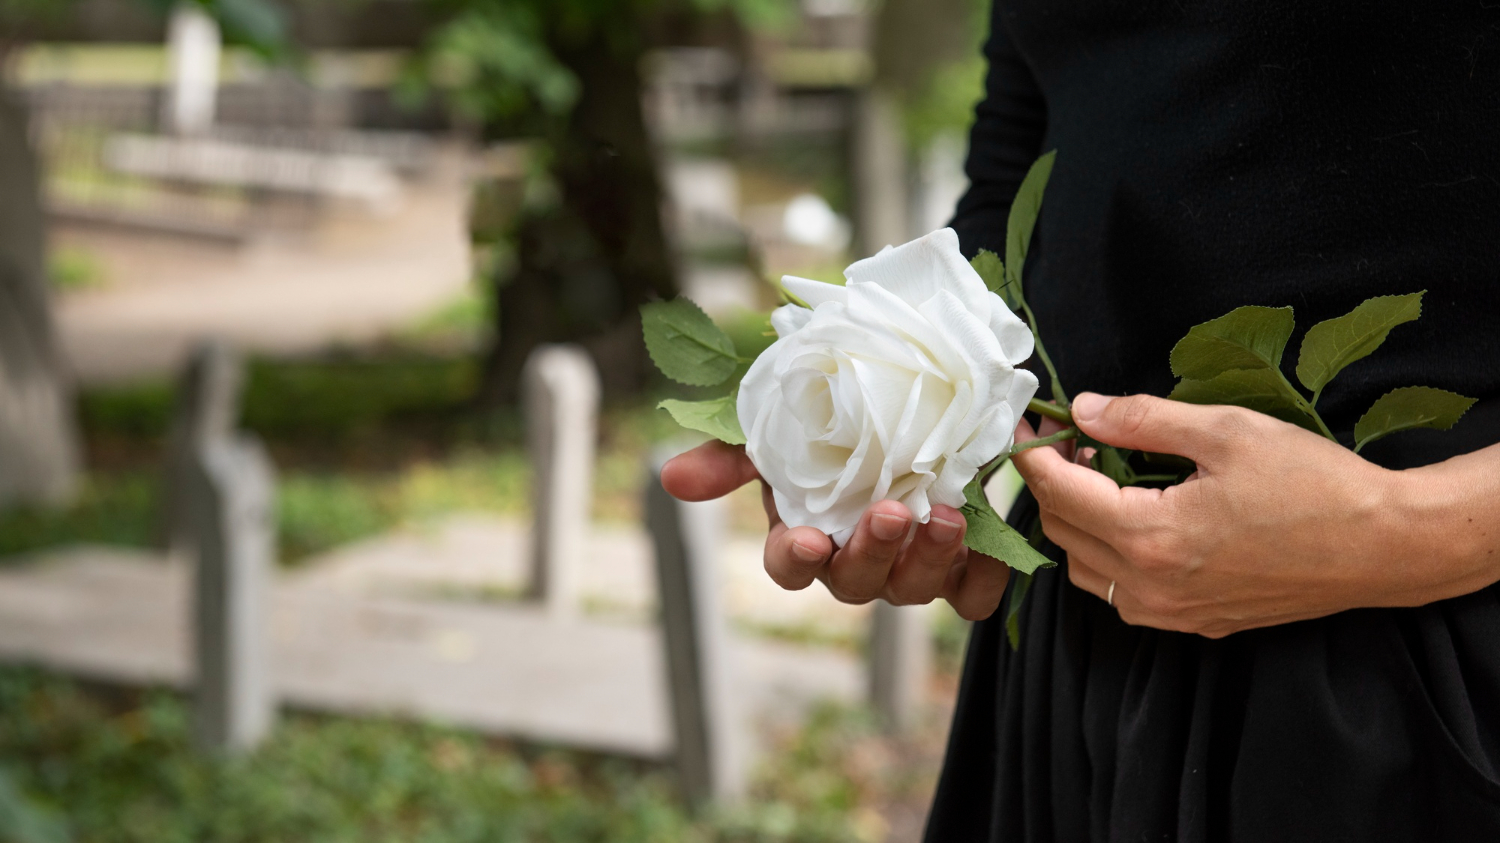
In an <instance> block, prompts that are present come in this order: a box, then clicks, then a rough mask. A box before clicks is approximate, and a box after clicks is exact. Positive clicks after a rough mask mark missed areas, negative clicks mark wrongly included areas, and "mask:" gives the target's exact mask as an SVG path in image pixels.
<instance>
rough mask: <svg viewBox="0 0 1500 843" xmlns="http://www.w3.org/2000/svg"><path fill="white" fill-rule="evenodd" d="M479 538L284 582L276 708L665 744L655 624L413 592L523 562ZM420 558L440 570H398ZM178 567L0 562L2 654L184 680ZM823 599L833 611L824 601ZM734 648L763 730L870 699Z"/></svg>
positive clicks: (623, 561)
mask: <svg viewBox="0 0 1500 843" xmlns="http://www.w3.org/2000/svg"><path fill="white" fill-rule="evenodd" d="M488 527H489V529H490V530H492V531H493V530H496V529H502V530H505V531H508V528H497V527H496V525H494V524H490V525H488ZM484 531H485V525H483V524H482V523H480V524H475V523H469V524H467V525H466V524H462V523H460V524H458V525H457V526H455V527H453V528H451V529H448V530H446V531H438V532H437V533H434V534H431V535H429V536H427V537H426V538H423V537H421V536H420V535H416V534H413V535H408V536H396V537H392V538H389V539H385V540H380V541H377V542H373V543H370V544H368V545H366V546H364V550H363V551H360V550H357V549H356V548H348V549H345V550H344V551H342V552H341V554H340V555H341V556H342V560H340V559H337V558H335V559H330V560H327V564H325V565H316V566H313V567H312V568H310V569H309V570H308V571H306V572H301V573H294V574H291V575H286V576H283V577H282V579H281V582H280V583H279V584H278V587H277V589H276V593H275V598H274V601H273V602H274V606H275V608H274V618H273V633H272V634H273V638H274V643H273V656H274V664H273V667H272V671H273V675H274V677H275V685H276V688H277V690H278V693H279V695H280V696H281V698H282V699H283V700H284V702H285V703H286V704H287V705H290V706H294V707H299V708H306V709H314V710H322V711H333V712H347V713H356V714H361V713H398V714H407V715H413V716H418V717H421V718H423V719H431V720H437V721H443V722H448V723H453V724H456V725H461V726H466V727H470V728H475V729H479V730H482V731H486V732H491V733H496V734H505V735H513V736H517V737H522V738H526V739H529V740H535V741H540V742H544V743H559V744H567V745H570V746H579V747H587V748H592V749H598V750H604V751H610V752H618V753H625V754H630V755H639V756H648V757H660V756H662V755H664V754H665V753H666V752H668V751H669V748H670V744H671V737H670V733H669V727H668V722H669V721H668V712H667V708H666V706H667V703H666V693H665V690H666V688H665V682H666V679H665V669H664V665H663V661H662V653H661V643H660V638H659V633H658V632H657V630H656V629H655V627H654V626H652V625H650V624H644V623H638V622H637V623H631V622H625V621H613V622H610V621H604V620H598V619H593V618H586V619H584V620H582V621H578V622H575V623H571V624H563V625H559V624H556V623H552V622H549V621H547V620H546V619H545V618H544V617H543V616H542V613H541V611H540V610H539V609H534V608H531V607H527V606H523V605H516V604H511V605H505V604H497V603H489V604H486V603H482V602H473V601H469V602H465V601H461V600H452V599H440V598H437V597H432V596H428V597H420V596H416V595H417V594H419V593H420V592H421V591H423V590H424V589H425V590H427V591H429V592H430V591H431V590H432V589H433V588H434V586H433V583H441V582H451V581H450V580H448V578H447V577H446V576H441V575H439V571H440V570H441V569H444V568H447V569H448V572H449V574H451V573H452V572H453V570H454V567H455V564H456V563H457V560H459V559H467V560H469V561H468V562H467V563H465V564H468V565H469V566H470V568H471V573H470V581H471V582H486V581H487V582H499V583H503V582H504V581H505V579H506V578H505V577H497V576H496V572H495V571H493V570H490V571H486V570H485V565H484V561H483V560H484V559H491V560H495V562H496V563H497V569H498V568H500V567H503V566H504V565H505V564H514V563H516V562H517V560H520V559H523V558H524V557H522V556H520V555H518V554H514V555H513V554H505V555H488V552H489V551H493V550H495V546H494V545H493V544H491V543H490V542H488V541H481V542H479V544H480V545H482V546H483V547H485V549H486V553H487V555H486V556H484V557H477V556H473V555H465V554H464V553H463V548H465V547H466V546H467V547H468V548H469V549H470V550H472V549H474V548H475V547H476V545H475V541H476V536H479V537H482V536H483V534H484ZM492 537H493V534H492ZM593 540H594V541H595V542H616V544H615V547H616V550H617V553H616V554H613V555H611V556H609V557H606V558H609V559H611V560H612V561H611V563H610V566H611V567H613V568H615V569H616V570H617V572H620V573H619V577H618V579H617V580H616V585H619V586H623V588H621V589H620V590H619V591H618V594H619V595H620V596H621V597H622V598H628V597H629V596H630V593H631V592H632V590H633V588H634V587H633V586H628V585H627V584H628V583H630V582H631V581H633V580H635V579H637V575H638V573H639V569H640V567H641V566H640V565H639V563H638V562H635V561H632V560H633V556H634V554H635V553H636V552H638V551H639V549H640V548H635V549H632V548H631V547H630V543H629V542H623V541H621V540H620V537H619V536H616V535H611V534H609V533H608V532H606V533H604V534H603V535H599V534H595V536H594V538H593ZM466 541H467V542H468V544H467V545H466V544H465V542H466ZM403 542H405V543H407V545H406V547H405V550H406V551H413V550H416V551H419V552H420V550H421V547H422V546H423V543H424V542H425V543H426V546H428V547H434V548H438V549H439V551H440V552H439V553H438V554H437V555H436V556H429V557H423V556H421V555H407V553H405V552H402V543H403ZM635 544H639V542H636V543H635ZM444 548H446V553H447V556H446V558H445V554H444V552H442V551H443V549H444ZM360 558H363V559H365V560H367V562H368V569H367V570H364V571H361V570H360V569H361V568H365V567H366V566H365V565H363V564H361V563H360V562H359V561H358V560H359V559H360ZM399 558H405V559H406V560H408V563H407V564H404V565H403V564H398V563H397V561H396V560H397V559H399ZM424 559H425V561H422V560H424ZM382 560H383V561H382ZM504 560H510V562H509V563H506V562H504ZM428 563H431V564H432V565H433V571H432V574H433V576H431V577H426V578H423V577H413V576H409V575H407V574H408V573H409V572H410V570H411V569H412V568H414V567H419V566H420V565H423V564H428ZM729 567H730V568H731V569H733V568H734V567H736V566H734V565H733V564H731V565H730V566H729ZM188 573H189V572H188V570H187V569H186V568H185V567H184V566H182V565H180V564H176V563H171V562H166V561H163V560H160V559H156V558H153V557H151V556H149V555H146V554H141V553H133V552H124V551H118V550H108V549H102V548H75V549H72V550H68V551H61V552H57V553H52V554H48V555H47V556H45V557H42V558H38V559H36V560H35V561H34V562H33V563H31V564H24V565H17V566H11V567H7V568H5V569H0V658H5V659H7V660H18V661H31V662H38V663H41V664H44V665H48V666H50V667H54V668H57V669H61V670H65V671H68V672H71V673H75V674H78V675H81V676H85V677H90V678H94V679H99V680H105V681H111V682H122V683H127V684H155V683H166V684H170V685H176V686H184V685H186V684H187V680H188V672H189V667H188V666H189V665H190V663H191V659H190V653H189V652H188V647H189V642H188V633H187V630H188V611H189V605H188V600H187V596H188V593H189V586H190V581H189V578H188ZM763 576H764V575H763V574H762V577H763ZM485 577H488V578H489V579H488V580H486V579H485ZM596 585H597V584H596ZM605 588H607V589H612V588H613V587H612V586H609V585H605ZM773 588H774V586H773ZM729 590H730V591H731V592H733V591H734V586H732V585H731V586H730V587H729ZM635 593H636V594H637V596H638V595H639V592H635ZM782 593H783V594H785V592H782ZM810 594H811V593H810V592H809V593H808V595H810ZM803 599H806V597H804V598H803ZM624 602H625V603H626V604H628V603H629V602H630V601H629V600H628V599H626V600H624ZM819 602H820V604H823V605H824V606H825V608H826V607H828V606H837V605H838V604H835V603H833V601H832V600H831V599H830V598H828V597H827V595H821V600H820V601H819ZM854 617H857V616H854V615H851V619H852V618H854ZM731 653H732V655H733V657H734V659H735V661H736V662H737V664H736V665H735V667H734V671H733V672H734V675H735V676H736V678H737V681H738V683H739V687H738V688H737V689H736V690H737V692H738V693H740V694H741V695H743V698H744V699H745V700H746V701H747V703H748V706H747V708H748V710H749V712H750V714H751V716H753V717H754V718H755V719H756V720H757V721H758V722H760V723H766V722H768V721H769V722H786V721H787V720H788V719H790V718H793V717H795V716H796V715H797V714H798V713H799V712H800V711H802V710H803V709H805V708H806V706H808V705H810V704H811V703H813V702H814V701H816V700H819V699H830V698H831V699H842V700H854V699H858V698H860V697H861V696H862V695H863V692H864V678H863V677H864V671H863V668H862V666H861V665H860V664H859V663H858V662H857V660H856V659H855V658H854V657H853V656H852V655H851V654H849V653H847V652H841V651H837V650H830V649H822V650H819V649H812V648H807V647H802V646H797V645H791V644H785V643H777V642H772V641H767V640H764V639H760V640H756V639H751V638H747V637H738V638H737V640H736V641H735V644H734V646H733V648H732V649H731Z"/></svg>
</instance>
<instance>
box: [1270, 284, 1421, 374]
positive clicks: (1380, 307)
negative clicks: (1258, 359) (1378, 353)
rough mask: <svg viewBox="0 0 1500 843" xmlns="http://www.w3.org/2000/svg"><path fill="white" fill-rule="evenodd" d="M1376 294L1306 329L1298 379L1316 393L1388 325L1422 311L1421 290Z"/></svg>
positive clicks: (1386, 331)
mask: <svg viewBox="0 0 1500 843" xmlns="http://www.w3.org/2000/svg"><path fill="white" fill-rule="evenodd" d="M1425 292H1427V291H1426V290H1423V291H1422V292H1421V293H1408V294H1406V295H1404V296H1376V297H1375V298H1373V299H1366V300H1365V301H1364V302H1362V303H1361V304H1360V305H1359V306H1358V307H1356V308H1354V309H1353V310H1351V311H1349V312H1348V313H1346V314H1344V315H1343V316H1340V317H1337V318H1335V319H1329V320H1328V321H1326V322H1319V323H1318V324H1316V325H1314V326H1312V327H1311V328H1309V329H1308V330H1307V336H1306V337H1304V338H1303V339H1302V352H1301V354H1299V355H1298V357H1297V380H1299V381H1302V385H1303V386H1305V387H1307V388H1308V389H1310V390H1312V391H1313V394H1314V395H1316V394H1317V393H1320V392H1322V391H1323V387H1325V386H1327V385H1328V382H1329V381H1331V380H1333V378H1334V376H1335V375H1337V374H1338V373H1339V372H1340V371H1342V370H1343V369H1344V367H1345V366H1348V365H1349V364H1350V363H1353V362H1354V361H1356V360H1359V359H1361V358H1363V357H1366V356H1368V355H1369V354H1370V352H1372V351H1374V350H1375V349H1377V348H1379V347H1380V344H1381V343H1383V342H1385V338H1386V335H1387V334H1389V333H1390V332H1391V329H1392V328H1394V327H1396V326H1397V325H1400V324H1401V323H1403V322H1411V321H1413V320H1415V319H1416V318H1417V317H1419V316H1421V315H1422V293H1425Z"/></svg>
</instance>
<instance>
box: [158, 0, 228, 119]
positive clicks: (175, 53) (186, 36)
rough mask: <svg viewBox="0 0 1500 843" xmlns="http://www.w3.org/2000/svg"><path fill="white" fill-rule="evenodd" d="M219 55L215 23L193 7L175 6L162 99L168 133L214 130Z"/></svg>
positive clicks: (168, 33)
mask: <svg viewBox="0 0 1500 843" xmlns="http://www.w3.org/2000/svg"><path fill="white" fill-rule="evenodd" d="M222 51H223V40H222V37H221V36H220V34H219V24H218V22H217V21H215V20H214V19H213V18H212V17H210V16H209V14H208V13H207V12H206V11H204V9H203V8H202V7H201V6H199V5H197V4H195V3H185V2H184V3H178V4H177V7H176V8H175V9H173V10H172V17H171V19H170V20H169V21H168V23H167V56H168V59H167V65H168V78H167V90H166V96H164V97H163V98H162V109H163V112H162V123H163V126H164V128H165V129H166V131H167V132H170V133H172V134H178V135H198V134H202V133H204V132H206V131H208V130H209V129H211V128H213V124H214V111H215V109H216V106H217V101H218V95H219V56H220V53H221V52H222Z"/></svg>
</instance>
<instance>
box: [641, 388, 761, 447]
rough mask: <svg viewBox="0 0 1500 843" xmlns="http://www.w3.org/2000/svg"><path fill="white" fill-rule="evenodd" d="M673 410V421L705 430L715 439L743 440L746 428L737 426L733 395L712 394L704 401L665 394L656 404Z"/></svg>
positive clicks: (738, 442) (726, 440) (741, 441)
mask: <svg viewBox="0 0 1500 843" xmlns="http://www.w3.org/2000/svg"><path fill="white" fill-rule="evenodd" d="M657 406H658V407H660V408H661V409H663V410H666V411H667V412H669V413H671V414H672V418H673V419H675V420H676V422H677V423H678V424H680V425H682V426H683V427H685V428H687V429H688V430H696V431H698V432H699V433H707V434H708V435H709V436H712V437H714V438H715V439H720V440H722V441H724V442H728V443H729V444H731V445H743V444H745V431H744V430H743V429H741V428H740V419H739V416H738V415H737V414H736V412H735V396H733V395H725V396H724V397H722V398H711V399H709V400H707V401H679V400H677V399H675V398H668V399H667V400H665V401H663V402H661V403H660V404H658V405H657Z"/></svg>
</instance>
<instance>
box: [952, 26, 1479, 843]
mask: <svg viewBox="0 0 1500 843" xmlns="http://www.w3.org/2000/svg"><path fill="white" fill-rule="evenodd" d="M986 54H987V56H988V57H989V61H990V72H989V77H988V83H987V84H988V94H987V96H986V98H985V100H984V102H983V103H982V104H981V105H980V106H979V109H978V119H977V122H976V124H975V127H974V131H973V137H972V147H971V150H970V157H969V167H968V169H969V175H970V178H971V180H972V182H973V186H972V188H971V190H970V191H969V193H968V195H967V196H966V197H965V198H964V199H963V201H962V203H961V204H960V206H959V211H958V215H957V218H956V219H955V221H954V226H955V227H956V228H957V230H958V232H959V236H960V238H961V240H962V242H963V243H964V246H965V248H966V249H968V250H969V251H970V252H972V251H974V250H976V249H978V248H980V247H988V248H991V249H994V250H996V251H1000V252H1003V251H1004V249H1003V246H1004V231H1005V218H1006V213H1007V209H1008V208H1009V205H1010V201H1011V198H1012V196H1013V195H1014V192H1015V190H1016V187H1017V185H1018V184H1019V181H1020V179H1021V176H1022V175H1023V174H1024V172H1025V170H1026V167H1027V166H1028V165H1029V164H1030V162H1031V161H1032V160H1033V159H1034V158H1035V157H1036V156H1037V155H1038V154H1039V153H1040V152H1043V151H1045V150H1048V149H1053V148H1055V149H1057V151H1058V158H1057V164H1056V169H1055V171H1054V173H1053V177H1052V182H1051V186H1050V187H1049V189H1048V193H1047V197H1046V204H1045V207H1044V209H1043V212H1042V217H1041V220H1040V222H1039V225H1038V229H1037V241H1036V243H1035V244H1034V247H1033V252H1032V257H1031V258H1030V259H1029V260H1028V263H1027V296H1028V298H1029V299H1030V301H1031V302H1032V304H1033V307H1034V309H1035V310H1036V313H1037V317H1038V322H1039V325H1040V329H1041V331H1042V332H1043V336H1044V338H1045V339H1046V341H1047V344H1048V348H1049V351H1050V352H1051V354H1052V356H1053V358H1054V359H1055V361H1056V363H1057V365H1058V368H1059V369H1060V374H1061V377H1062V379H1063V383H1064V386H1066V387H1067V388H1068V389H1069V390H1070V391H1071V392H1074V393H1076V392H1078V391H1082V390H1086V389H1087V390H1094V391H1100V392H1104V393H1115V394H1122V393H1132V392H1148V393H1154V394H1157V395H1164V394H1166V392H1167V391H1168V390H1169V389H1170V388H1171V384H1172V379H1171V375H1170V372H1169V369H1168V365H1167V355H1168V351H1169V350H1170V349H1171V347H1172V344H1173V343H1174V342H1175V341H1176V340H1177V339H1178V338H1180V337H1181V336H1182V335H1183V334H1184V333H1185V332H1186V331H1187V329H1188V328H1189V327H1190V326H1192V325H1194V324H1196V323H1198V322H1202V321H1204V320H1207V319H1210V318H1213V317H1216V316H1219V315H1222V314H1224V313H1226V312H1228V311H1229V310H1231V309H1233V308H1234V307H1237V306H1239V305H1243V304H1263V305H1292V306H1294V307H1295V308H1296V314H1297V322H1298V328H1299V333H1300V332H1301V331H1305V330H1306V329H1307V327H1308V326H1310V325H1311V324H1312V323H1314V322H1316V321H1319V320H1322V319H1327V318H1329V317H1332V316H1337V315H1340V314H1342V313H1345V312H1347V311H1348V310H1349V309H1351V308H1352V307H1353V306H1354V305H1356V304H1358V303H1359V302H1360V301H1362V300H1363V299H1365V298H1366V297H1369V296H1373V295H1383V294H1390V293H1405V292H1411V291H1415V290H1423V289H1425V290H1427V291H1428V293H1427V297H1426V300H1425V312H1424V313H1423V316H1422V318H1421V319H1420V320H1419V321H1417V322H1416V323H1413V324H1408V325H1402V326H1400V327H1398V328H1396V329H1395V330H1394V331H1393V332H1392V334H1391V336H1390V339H1389V341H1388V342H1387V343H1386V345H1385V346H1384V347H1382V348H1381V349H1380V350H1379V351H1377V352H1376V353H1375V354H1374V355H1372V356H1370V357H1368V358H1366V359H1365V360H1362V361H1360V362H1358V363H1356V364H1354V365H1353V366H1351V367H1350V368H1349V369H1347V370H1346V371H1345V373H1344V374H1343V375H1342V376H1341V377H1340V378H1339V379H1337V380H1335V381H1334V382H1333V383H1332V385H1330V386H1329V388H1328V389H1327V390H1326V391H1325V393H1324V396H1323V401H1322V402H1321V403H1320V405H1319V409H1320V410H1322V411H1323V413H1324V417H1325V418H1326V419H1327V420H1328V421H1329V424H1330V425H1331V426H1332V427H1333V428H1334V430H1335V431H1336V432H1338V433H1341V434H1342V435H1344V436H1345V437H1346V438H1347V435H1348V433H1349V431H1350V429H1351V428H1352V426H1353V423H1354V421H1355V419H1356V418H1358V416H1359V414H1360V413H1361V412H1363V410H1364V409H1365V408H1366V407H1368V405H1369V404H1370V402H1371V401H1373V400H1374V399H1375V398H1377V397H1378V396H1379V395H1381V394H1382V393H1383V392H1385V391H1386V390H1388V389H1390V388H1393V387H1397V386H1406V385H1413V384H1425V385H1431V386H1438V387H1445V388H1448V389H1452V390H1456V391H1459V392H1462V393H1465V394H1467V395H1471V396H1474V397H1476V398H1478V399H1479V404H1478V405H1477V406H1476V407H1475V408H1474V409H1473V410H1471V411H1470V413H1469V415H1468V416H1466V417H1465V418H1464V419H1463V420H1462V421H1460V422H1459V424H1458V425H1457V427H1455V428H1454V429H1453V430H1452V431H1448V432H1437V431H1418V432H1407V433H1400V434H1396V435H1394V436H1391V437H1390V438H1388V439H1386V440H1383V441H1382V442H1379V443H1376V445H1374V446H1372V447H1370V448H1368V449H1367V450H1366V453H1367V454H1368V455H1369V456H1370V457H1371V458H1372V459H1375V460H1377V461H1379V462H1383V463H1385V464H1387V465H1391V466H1407V465H1415V464H1421V463H1426V462H1431V461H1434V460H1438V459H1442V458H1445V457H1447V456H1450V455H1453V454H1457V453H1464V452H1468V451H1472V450H1475V449H1477V448H1480V447H1483V446H1485V445H1489V444H1492V443H1494V442H1497V441H1500V400H1497V398H1500V396H1497V387H1500V327H1497V320H1500V285H1497V283H1496V282H1497V280H1500V279H1497V276H1500V0H1399V2H1398V0H1363V2H1353V0H997V7H996V10H995V16H994V19H993V32H992V36H991V39H990V41H989V45H988V47H987V48H986ZM1297 342H1298V339H1297V338H1296V337H1294V338H1293V343H1292V345H1291V347H1290V351H1289V353H1288V358H1289V359H1288V361H1287V363H1288V367H1287V368H1288V371H1289V372H1290V365H1291V364H1292V363H1293V362H1294V361H1295V349H1296V348H1297ZM1044 382H1045V379H1044ZM1011 521H1012V523H1013V524H1016V525H1017V526H1018V527H1019V528H1020V529H1022V530H1023V531H1026V530H1029V529H1031V527H1033V526H1034V525H1035V523H1036V507H1035V503H1034V501H1032V500H1030V499H1029V497H1024V496H1023V498H1022V500H1021V501H1020V502H1019V503H1018V504H1017V506H1016V508H1015V510H1014V511H1013V512H1012V514H1011ZM1049 552H1050V553H1051V554H1052V555H1053V556H1054V558H1056V559H1058V560H1059V561H1063V554H1062V553H1061V552H1060V551H1058V550H1057V549H1056V548H1050V549H1049ZM1009 600H1010V598H1009V596H1007V598H1006V602H1005V603H1002V609H1001V611H1000V612H999V613H997V614H996V616H995V617H992V618H991V619H990V620H987V621H984V622H982V623H980V624H977V625H976V626H975V629H974V633H973V635H972V638H971V640H970V644H969V652H968V657H967V659H966V661H965V666H964V677H963V683H962V687H961V690H960V694H959V701H958V709H957V712H956V714H955V717H954V726H953V735H952V738H951V741H950V744H949V750H948V758H947V762H946V764H945V768H944V772H943V777H942V781H941V784H940V786H939V790H938V795H937V798H936V801H935V804H934V808H933V813H932V817H931V820H930V822H929V826H928V832H927V840H928V841H929V843H972V841H1005V843H1014V842H1015V841H1023V843H1042V841H1075V840H1093V841H1106V840H1116V841H1148V840H1149V841H1162V840H1178V841H1221V840H1223V841H1317V843H1328V842H1329V841H1344V840H1347V841H1360V843H1366V842H1367V841H1387V840H1388V841H1416V840H1422V841H1491V840H1500V588H1497V587H1493V586H1492V587H1490V588H1486V589H1484V590H1482V591H1479V592H1477V593H1475V594H1471V595H1468V596H1465V597H1460V598H1456V599H1453V600H1446V601H1442V602H1440V603H1435V604H1432V605H1429V606H1423V607H1419V608H1414V609H1365V610H1356V611H1349V612H1343V613H1340V614H1338V615H1334V616H1331V617H1327V618H1322V619H1319V620H1314V621H1305V622H1301V623H1294V624H1286V625H1282V626H1277V627H1271V628H1267V629H1260V630H1252V631H1249V632H1242V633H1238V634H1236V635H1231V636H1229V637H1228V638H1225V639H1222V640H1217V641H1211V640H1208V639H1204V638H1199V637H1197V636H1192V635H1184V634H1180V633H1171V632H1162V631H1158V630H1153V629H1143V628H1138V627H1128V626H1126V625H1125V624H1123V623H1122V622H1121V621H1120V619H1119V616H1118V615H1117V614H1116V613H1115V612H1114V610H1112V609H1110V608H1109V607H1108V606H1106V605H1105V604H1104V602H1103V601H1101V600H1099V599H1098V598H1095V597H1093V596H1091V595H1089V594H1086V593H1084V592H1082V591H1080V590H1078V589H1076V588H1074V587H1072V586H1071V585H1070V584H1069V583H1068V581H1067V570H1066V563H1065V561H1064V564H1063V565H1061V566H1059V567H1058V568H1054V569H1050V570H1044V571H1040V572H1038V574H1037V576H1036V578H1035V580H1034V583H1033V586H1032V590H1031V593H1030V596H1029V598H1028V599H1027V600H1026V602H1025V604H1024V605H1023V607H1022V609H1021V615H1020V617H1021V644H1020V649H1019V650H1017V651H1012V650H1011V648H1010V646H1009V645H1008V644H1007V643H1006V640H1005V632H1004V626H1003V615H1004V613H1005V607H1006V606H1007V605H1008V604H1009Z"/></svg>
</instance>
